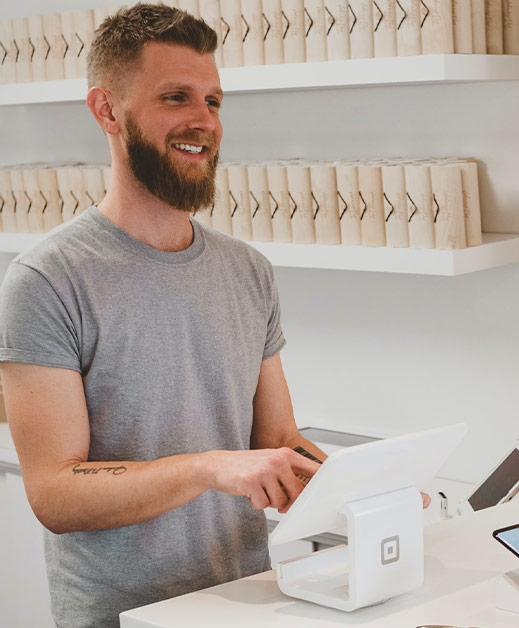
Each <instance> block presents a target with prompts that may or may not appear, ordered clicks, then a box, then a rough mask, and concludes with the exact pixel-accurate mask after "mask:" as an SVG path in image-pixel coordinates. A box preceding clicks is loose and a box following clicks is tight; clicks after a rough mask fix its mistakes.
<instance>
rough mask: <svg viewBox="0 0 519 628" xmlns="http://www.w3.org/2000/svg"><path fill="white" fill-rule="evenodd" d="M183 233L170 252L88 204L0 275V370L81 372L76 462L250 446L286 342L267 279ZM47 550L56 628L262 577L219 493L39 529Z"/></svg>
mask: <svg viewBox="0 0 519 628" xmlns="http://www.w3.org/2000/svg"><path fill="white" fill-rule="evenodd" d="M191 224H192V226H193V232H194V240H193V243H192V244H191V246H190V247H189V248H187V249H186V250H184V251H180V252H175V253H169V252H164V251H159V250H157V249H154V248H152V247H150V246H148V245H146V244H144V243H142V242H140V241H138V240H136V239H134V238H132V237H131V236H130V235H128V234H127V233H126V232H124V231H122V230H121V229H119V228H118V227H117V226H116V225H115V224H114V223H112V222H111V221H110V220H108V219H107V218H106V217H105V216H104V215H103V214H101V213H100V212H99V210H98V209H97V208H96V207H94V206H93V207H90V208H89V209H88V210H87V211H85V212H84V213H83V214H81V215H80V216H78V217H77V218H75V219H74V220H72V221H70V222H68V223H66V224H65V225H62V226H61V227H58V228H57V229H56V230H54V231H53V232H52V234H51V235H49V236H48V237H47V238H46V239H45V240H44V241H43V242H42V243H41V244H40V245H39V246H37V247H36V248H35V249H33V250H31V251H29V252H27V253H24V254H22V255H19V256H18V257H17V258H16V259H15V260H13V262H12V263H11V265H10V267H9V269H8V271H7V274H6V277H5V280H4V283H3V285H2V292H1V299H0V361H9V362H22V363H30V364H40V365H47V366H54V367H61V368H66V369H73V370H75V371H78V372H79V373H81V375H82V377H83V385H84V389H85V395H86V400H87V406H88V413H89V420H90V451H89V458H88V459H89V460H100V461H113V460H115V461H123V460H136V461H139V460H154V459H156V458H160V457H163V456H171V455H174V454H182V453H188V452H202V451H207V450H211V449H228V450H239V449H249V447H250V434H251V426H252V401H253V397H254V394H255V391H256V387H257V382H258V375H259V370H260V367H261V362H262V360H263V359H266V358H268V357H271V356H273V355H274V354H276V353H277V352H279V351H280V349H281V348H282V347H283V345H284V344H285V340H284V337H283V333H282V331H281V327H280V312H279V300H278V294H277V290H276V287H275V284H274V279H273V272H272V267H271V265H270V263H269V262H268V261H267V260H266V259H265V258H264V257H263V256H262V255H261V254H260V253H258V252H257V251H256V250H255V249H253V248H252V247H250V246H248V245H246V244H245V243H243V242H240V241H237V240H234V239H233V238H230V237H228V236H225V235H223V234H221V233H218V232H217V231H215V230H213V229H211V228H208V227H205V226H202V225H200V224H199V223H198V222H197V221H196V220H192V221H191ZM42 446H43V447H44V446H45V443H42ZM45 550H46V558H47V568H48V574H49V582H50V588H51V598H52V609H53V613H54V617H55V621H56V623H57V625H58V626H59V627H60V628H101V627H102V628H112V627H113V628H116V627H118V626H119V621H118V613H120V612H122V611H124V610H127V609H129V608H133V607H136V606H140V605H144V604H149V603H151V602H154V601H157V600H161V599H165V598H168V597H172V596H176V595H182V594H184V593H188V592H190V591H193V590H196V589H201V588H205V587H209V586H212V585H215V584H218V583H222V582H226V581H229V580H233V579H236V578H241V577H244V576H247V575H250V574H252V573H257V572H260V571H263V570H265V569H268V568H269V558H268V551H267V530H266V521H265V516H264V513H263V512H261V511H256V510H254V509H253V508H252V507H251V506H250V504H249V502H248V500H247V498H245V497H234V496H231V495H227V494H224V493H220V492H218V491H207V492H205V493H204V494H203V495H201V496H200V497H198V498H197V499H195V500H193V501H191V502H190V503H188V504H186V505H184V506H181V507H180V508H177V509H175V510H172V511H170V512H168V513H166V514H164V515H162V516H160V517H157V518H155V519H152V520H151V521H147V522H145V523H142V524H138V525H132V526H126V527H123V528H118V529H114V530H103V531H94V532H74V533H68V534H63V535H55V534H52V533H51V532H49V531H47V530H45Z"/></svg>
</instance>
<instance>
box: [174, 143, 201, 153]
mask: <svg viewBox="0 0 519 628" xmlns="http://www.w3.org/2000/svg"><path fill="white" fill-rule="evenodd" d="M173 148H176V149H177V150H181V151H183V152H185V153H188V154H189V155H200V154H201V153H202V152H205V151H206V150H207V149H206V148H205V146H196V145H195V144H173Z"/></svg>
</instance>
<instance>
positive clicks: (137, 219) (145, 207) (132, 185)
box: [98, 172, 193, 252]
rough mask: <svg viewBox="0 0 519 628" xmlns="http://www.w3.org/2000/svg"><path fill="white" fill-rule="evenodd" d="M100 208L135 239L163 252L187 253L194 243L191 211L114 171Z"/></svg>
mask: <svg viewBox="0 0 519 628" xmlns="http://www.w3.org/2000/svg"><path fill="white" fill-rule="evenodd" d="M98 209H99V211H100V212H101V213H102V214H103V215H104V216H106V218H108V219H109V220H111V221H112V222H113V223H114V224H116V225H117V226H118V227H119V228H120V229H122V230H123V231H126V233H128V234H129V235H131V236H132V237H133V238H135V239H136V240H139V241H140V242H144V244H147V245H148V246H152V247H153V248H155V249H158V250H159V251H169V252H175V251H183V250H184V249H187V248H188V247H189V246H190V245H191V244H192V242H193V227H192V226H191V223H190V221H189V213H188V212H186V211H182V210H179V209H175V208H173V207H171V206H169V205H166V204H165V203H163V202H162V201H160V200H159V199H157V198H155V197H154V196H153V195H152V194H150V193H149V192H148V191H147V190H145V189H144V188H143V186H141V185H140V184H138V183H137V182H135V180H133V181H132V180H131V179H130V178H129V177H124V176H122V177H121V174H120V173H119V176H117V173H115V172H112V179H111V181H110V185H109V189H108V192H107V194H106V196H105V198H104V199H103V200H102V202H101V203H99V205H98Z"/></svg>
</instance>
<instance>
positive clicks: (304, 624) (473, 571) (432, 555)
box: [121, 502, 519, 628]
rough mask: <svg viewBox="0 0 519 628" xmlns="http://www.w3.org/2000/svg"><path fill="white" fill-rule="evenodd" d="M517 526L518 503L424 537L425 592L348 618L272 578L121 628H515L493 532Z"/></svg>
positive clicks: (153, 610)
mask: <svg viewBox="0 0 519 628" xmlns="http://www.w3.org/2000/svg"><path fill="white" fill-rule="evenodd" d="M518 521H519V502H510V503H508V504H504V505H500V506H497V507H495V508H489V509H487V510H483V511H480V512H478V513H472V514H470V515H464V516H463V517H457V518H455V519H450V520H448V521H442V522H440V523H438V524H434V525H431V526H429V527H427V528H426V529H425V584H424V586H423V587H421V588H420V589H418V590H416V591H415V592H411V593H407V594H405V595H401V596H398V597H396V598H394V599H392V600H389V601H388V602H385V603H384V604H380V605H378V606H374V607H371V608H365V609H360V610H358V611H354V612H352V613H345V612H341V611H337V610H333V609H329V608H325V607H321V606H317V605H315V604H312V603H310V602H304V601H300V600H296V599H293V598H290V597H287V596H285V595H283V594H282V593H281V592H280V590H279V588H278V586H277V582H276V575H275V572H274V571H269V572H266V573H263V574H258V575H256V576H251V577H249V578H244V579H242V580H237V581H236V582H230V583H227V584H223V585H220V586H217V587H212V588H210V589H205V590H203V591H197V592H195V593H190V594H188V595H184V596H181V597H178V598H173V599H170V600H165V601H164V602H158V603H157V604H151V605H149V606H144V607H142V608H138V609H135V610H133V611H128V612H126V613H123V614H122V615H121V628H183V627H189V628H193V626H196V627H197V628H198V627H201V626H211V628H214V627H217V628H218V627H222V628H223V627H224V626H225V627H226V628H233V627H236V628H238V627H239V628H241V627H242V626H247V628H260V627H261V628H264V627H265V626H269V627H271V626H275V627H278V628H332V627H333V626H362V628H415V627H416V626H421V625H422V624H445V625H449V626H450V625H453V626H479V627H481V628H517V627H518V626H519V615H517V614H515V613H510V612H506V611H496V610H495V605H494V583H495V580H496V577H498V576H499V575H501V574H503V573H505V572H506V571H510V570H512V569H517V568H519V559H517V558H516V557H515V556H513V554H512V553H511V552H508V551H507V550H506V549H504V548H503V547H501V546H500V545H499V544H498V543H497V542H496V541H495V540H494V539H493V538H492V536H491V532H492V530H494V529H496V528H498V527H502V526H505V525H510V524H512V523H517V522H518Z"/></svg>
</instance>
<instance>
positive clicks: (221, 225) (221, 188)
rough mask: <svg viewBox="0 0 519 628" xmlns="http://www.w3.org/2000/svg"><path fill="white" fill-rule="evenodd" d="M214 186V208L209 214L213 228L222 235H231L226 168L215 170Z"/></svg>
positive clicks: (220, 167)
mask: <svg viewBox="0 0 519 628" xmlns="http://www.w3.org/2000/svg"><path fill="white" fill-rule="evenodd" d="M215 184H216V191H215V198H214V206H213V210H212V213H211V220H212V223H213V227H214V228H215V229H218V231H221V232H222V233H226V234H227V235H232V218H231V202H230V196H229V177H228V174H227V168H225V167H223V166H219V167H218V169H217V170H216V178H215Z"/></svg>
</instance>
